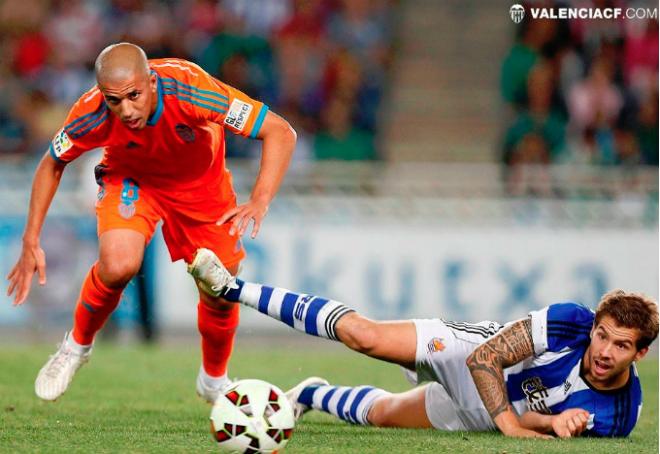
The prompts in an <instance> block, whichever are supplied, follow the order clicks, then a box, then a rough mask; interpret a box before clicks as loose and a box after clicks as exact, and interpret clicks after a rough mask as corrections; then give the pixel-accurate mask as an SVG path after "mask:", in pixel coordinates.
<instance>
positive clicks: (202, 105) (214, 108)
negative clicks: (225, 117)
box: [177, 95, 227, 114]
mask: <svg viewBox="0 0 660 454" xmlns="http://www.w3.org/2000/svg"><path fill="white" fill-rule="evenodd" d="M177 99H180V100H181V101H186V102H189V103H190V104H194V105H195V106H199V107H204V108H205V109H209V110H212V111H214V112H218V113H220V114H225V113H227V109H218V108H216V107H213V106H210V105H208V104H204V103H201V102H197V101H194V100H193V99H191V98H189V97H187V96H180V95H178V96H177Z"/></svg>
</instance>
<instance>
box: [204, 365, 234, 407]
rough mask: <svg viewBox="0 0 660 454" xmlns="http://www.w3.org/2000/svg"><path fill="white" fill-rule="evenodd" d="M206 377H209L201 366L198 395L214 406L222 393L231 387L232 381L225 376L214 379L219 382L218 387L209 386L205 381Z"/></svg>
mask: <svg viewBox="0 0 660 454" xmlns="http://www.w3.org/2000/svg"><path fill="white" fill-rule="evenodd" d="M205 376H208V375H207V374H206V372H205V371H204V366H200V367H199V373H198V374H197V395H198V396H199V397H201V398H202V399H204V400H205V401H207V402H208V403H210V404H211V405H213V404H214V403H215V401H216V400H217V399H218V396H219V395H220V393H221V392H222V391H223V390H225V389H226V388H227V387H228V386H229V385H231V384H232V381H231V380H230V379H229V378H228V377H227V376H226V375H225V376H224V377H222V378H217V379H213V380H214V381H216V382H218V383H217V385H216V386H209V384H208V383H207V381H206V380H204V377H205Z"/></svg>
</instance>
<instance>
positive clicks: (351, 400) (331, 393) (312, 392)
mask: <svg viewBox="0 0 660 454" xmlns="http://www.w3.org/2000/svg"><path fill="white" fill-rule="evenodd" d="M387 394H389V393H388V392H387V391H384V390H382V389H379V388H374V387H372V386H357V387H355V388H351V387H349V386H332V385H314V386H308V387H306V388H305V389H303V391H302V393H300V396H299V397H298V402H300V403H301V404H303V405H307V406H308V407H311V408H313V409H314V410H319V411H324V412H326V413H330V414H332V415H334V416H336V417H338V418H339V419H342V420H344V421H346V422H349V423H351V424H362V425H365V426H366V425H369V421H368V420H367V416H368V415H369V410H371V407H372V406H373V404H374V402H375V401H376V399H377V398H378V397H380V396H384V395H387Z"/></svg>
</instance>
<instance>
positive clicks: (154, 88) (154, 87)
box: [149, 73, 158, 93]
mask: <svg viewBox="0 0 660 454" xmlns="http://www.w3.org/2000/svg"><path fill="white" fill-rule="evenodd" d="M149 87H150V88H151V92H152V93H156V91H157V90H158V79H157V78H156V74H154V73H151V75H150V76H149Z"/></svg>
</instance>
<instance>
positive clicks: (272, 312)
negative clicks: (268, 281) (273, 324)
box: [268, 288, 289, 320]
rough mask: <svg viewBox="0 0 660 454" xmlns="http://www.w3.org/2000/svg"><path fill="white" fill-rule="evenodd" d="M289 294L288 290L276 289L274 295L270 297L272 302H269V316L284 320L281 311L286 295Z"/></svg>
mask: <svg viewBox="0 0 660 454" xmlns="http://www.w3.org/2000/svg"><path fill="white" fill-rule="evenodd" d="M287 293H289V291H288V290H287V289H284V288H274V289H273V293H272V294H271V295H270V300H269V301H268V316H269V317H273V318H275V319H277V320H282V315H281V314H280V310H281V309H282V300H283V299H284V295H286V294H287Z"/></svg>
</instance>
